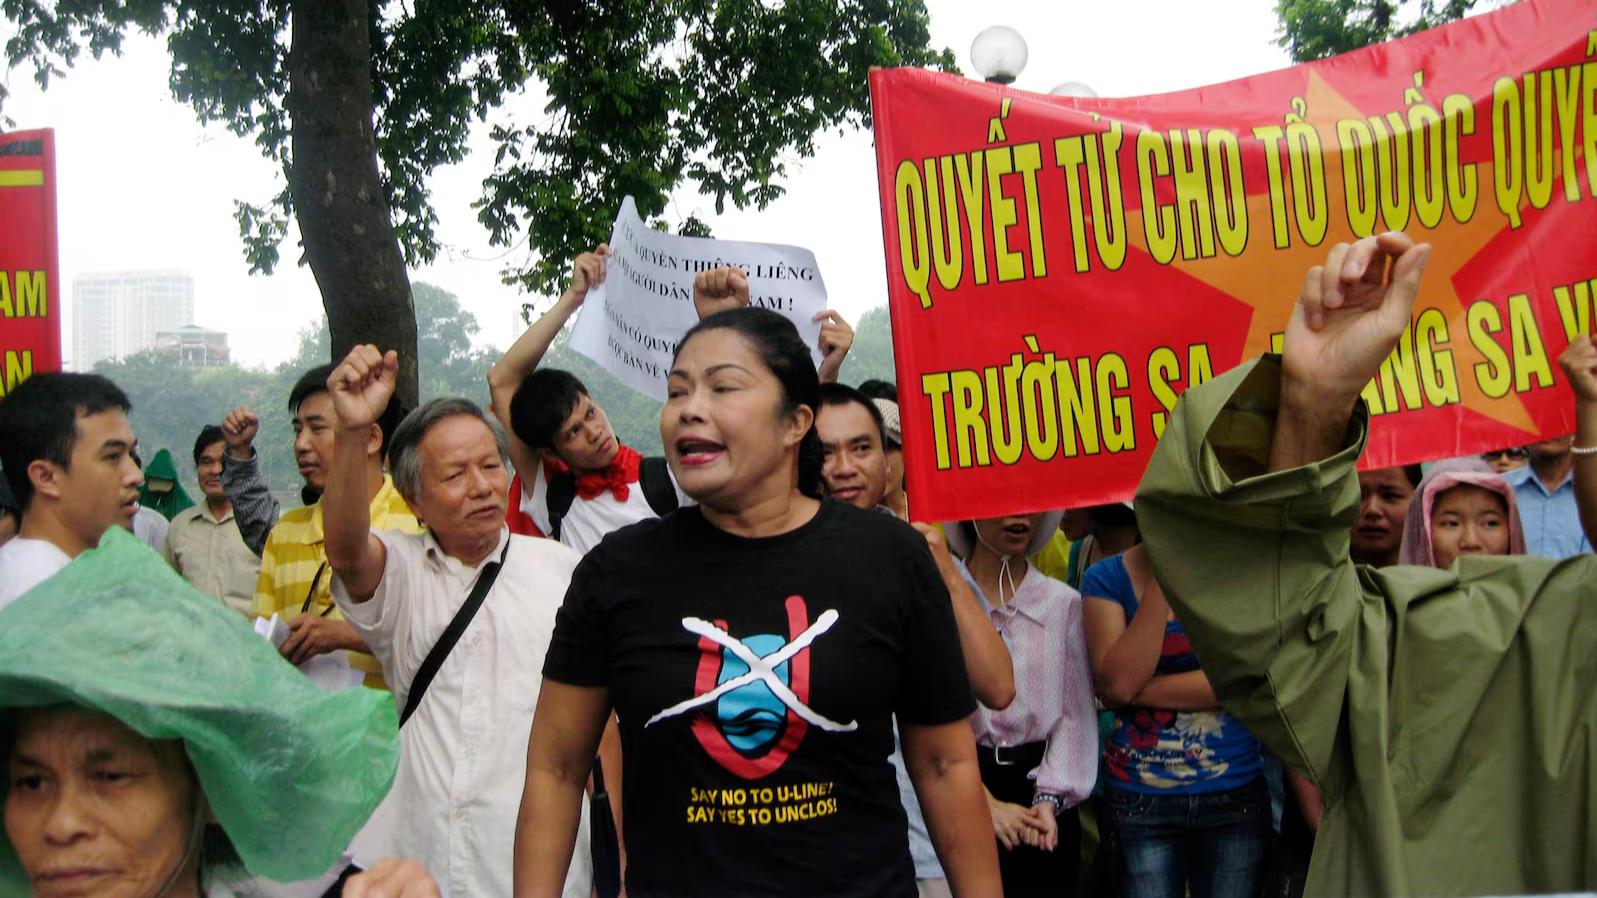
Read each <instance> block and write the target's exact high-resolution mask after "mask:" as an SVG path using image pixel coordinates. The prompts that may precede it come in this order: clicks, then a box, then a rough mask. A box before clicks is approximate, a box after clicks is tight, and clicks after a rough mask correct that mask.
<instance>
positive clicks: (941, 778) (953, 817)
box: [899, 720, 1003, 898]
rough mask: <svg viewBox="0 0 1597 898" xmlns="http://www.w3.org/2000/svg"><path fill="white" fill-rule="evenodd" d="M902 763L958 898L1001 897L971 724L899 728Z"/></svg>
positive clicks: (990, 820) (984, 793)
mask: <svg viewBox="0 0 1597 898" xmlns="http://www.w3.org/2000/svg"><path fill="white" fill-rule="evenodd" d="M899 735H900V736H901V738H902V741H903V745H904V766H905V768H906V769H908V771H909V779H910V782H912V783H914V784H915V795H916V797H917V798H919V799H920V806H921V812H922V813H923V814H924V815H925V817H926V828H927V830H929V831H930V832H931V837H932V844H933V845H934V846H936V848H937V859H938V860H939V861H941V862H942V865H943V871H944V872H945V873H946V874H947V875H948V884H949V886H950V887H951V888H952V891H953V893H954V895H955V896H957V898H987V896H991V898H998V896H1001V895H1002V894H1003V886H1002V884H1001V883H1000V882H999V879H998V848H997V843H996V842H994V840H993V827H992V818H991V817H990V816H989V815H988V812H987V791H986V789H985V788H984V787H983V786H982V782H981V773H980V772H979V771H978V770H977V767H976V742H975V740H974V739H972V738H971V735H970V724H969V723H967V722H965V721H964V720H956V721H954V722H952V723H945V724H941V725H939V726H909V725H903V726H900V728H899Z"/></svg>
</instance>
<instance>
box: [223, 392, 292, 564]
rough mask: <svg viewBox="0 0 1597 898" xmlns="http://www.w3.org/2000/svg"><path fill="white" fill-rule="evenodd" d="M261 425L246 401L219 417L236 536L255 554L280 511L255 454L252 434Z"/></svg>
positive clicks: (227, 485)
mask: <svg viewBox="0 0 1597 898" xmlns="http://www.w3.org/2000/svg"><path fill="white" fill-rule="evenodd" d="M260 429H261V419H260V416H258V415H256V414H255V413H254V412H252V411H250V409H249V406H247V405H241V406H239V407H238V408H236V409H233V410H232V411H231V412H228V414H227V417H226V418H224V419H222V437H223V439H225V440H226V441H227V453H226V454H225V455H223V456H222V489H223V490H225V491H226V492H227V501H228V502H230V503H232V505H233V520H234V521H235V522H237V524H238V533H239V536H241V537H242V538H243V539H244V545H246V546H249V549H250V551H251V552H254V553H255V554H256V555H259V554H261V552H262V551H263V550H264V548H265V546H266V537H267V536H268V535H269V534H270V533H271V532H272V527H273V526H275V525H276V524H277V517H278V514H279V512H280V509H279V507H278V504H277V500H276V499H274V498H272V489H271V487H270V486H269V485H267V483H266V478H265V477H263V476H261V468H260V460H259V459H258V458H256V455H255V445H254V443H255V435H256V434H257V433H259V432H260Z"/></svg>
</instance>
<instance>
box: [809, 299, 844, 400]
mask: <svg viewBox="0 0 1597 898" xmlns="http://www.w3.org/2000/svg"><path fill="white" fill-rule="evenodd" d="M810 320H811V321H819V322H821V367H820V369H819V370H818V371H817V372H816V373H817V374H819V375H820V376H821V383H823V384H835V383H837V376H838V375H839V374H841V373H842V371H843V360H844V359H846V358H848V351H849V349H851V348H852V347H853V346H854V328H853V327H852V326H850V325H849V323H848V322H847V321H846V320H844V318H843V316H842V315H839V314H837V313H836V312H834V311H832V310H831V309H827V310H826V311H824V312H817V313H816V315H815V317H814V318H811V319H810Z"/></svg>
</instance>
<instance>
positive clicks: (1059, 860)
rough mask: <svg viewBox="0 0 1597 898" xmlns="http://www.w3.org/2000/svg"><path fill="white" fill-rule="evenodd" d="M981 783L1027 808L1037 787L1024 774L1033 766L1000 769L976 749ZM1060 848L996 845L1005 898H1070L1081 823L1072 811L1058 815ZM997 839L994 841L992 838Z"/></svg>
mask: <svg viewBox="0 0 1597 898" xmlns="http://www.w3.org/2000/svg"><path fill="white" fill-rule="evenodd" d="M976 750H977V752H978V753H979V758H980V762H981V781H982V783H983V785H985V786H986V787H987V791H989V792H991V793H993V797H994V798H996V799H998V800H999V801H1007V802H1011V803H1013V804H1018V805H1020V806H1021V807H1030V806H1031V798H1032V795H1033V793H1034V792H1035V791H1036V784H1035V783H1033V782H1032V781H1031V780H1029V779H1027V778H1026V774H1027V773H1028V772H1030V771H1031V769H1032V768H1033V767H1035V766H1036V762H1032V763H1029V764H1028V763H1017V764H1009V765H1003V764H999V763H998V762H997V761H996V760H995V759H994V758H993V753H992V749H990V748H988V749H984V748H982V747H981V746H977V748H976ZM1057 819H1058V822H1059V844H1058V845H1057V846H1056V847H1055V848H1054V850H1053V851H1043V850H1042V849H1040V848H1033V847H1031V846H1030V845H1016V846H1015V847H1014V848H1005V847H1004V846H1003V843H1002V842H1000V843H999V844H998V872H999V875H1000V876H1002V877H1003V881H1004V898H1073V896H1074V895H1075V893H1076V868H1077V867H1079V866H1080V864H1081V821H1080V820H1079V819H1078V818H1077V816H1076V809H1075V808H1068V809H1066V810H1064V811H1061V812H1059V815H1058V818H1057ZM994 838H995V839H996V837H994Z"/></svg>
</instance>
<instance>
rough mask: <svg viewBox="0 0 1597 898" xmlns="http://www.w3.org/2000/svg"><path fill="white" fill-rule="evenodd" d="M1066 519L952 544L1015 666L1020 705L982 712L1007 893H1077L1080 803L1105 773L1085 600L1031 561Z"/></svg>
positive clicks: (1003, 521)
mask: <svg viewBox="0 0 1597 898" xmlns="http://www.w3.org/2000/svg"><path fill="white" fill-rule="evenodd" d="M1062 514H1063V513H1062V512H1049V513H1046V514H1029V515H1011V516H1008V517H1002V518H988V519H986V520H980V521H961V522H960V523H958V524H957V525H953V526H950V527H948V528H946V529H947V532H948V542H949V544H950V545H951V546H952V547H953V549H954V551H955V552H957V553H958V554H959V555H960V557H962V558H964V559H965V575H966V579H968V580H969V581H970V582H971V585H972V586H973V587H975V590H976V595H977V597H979V598H980V599H981V600H982V604H983V607H984V608H985V609H986V611H987V613H988V617H989V618H990V619H991V620H992V622H993V626H994V627H996V628H997V629H998V632H999V633H1001V634H1003V637H1004V642H1005V643H1007V644H1008V646H1009V652H1010V655H1011V657H1012V658H1013V659H1014V667H1015V700H1014V702H1012V703H1011V704H1010V705H1009V707H1007V708H1005V709H1004V710H1002V711H992V710H989V709H987V708H977V710H976V713H975V715H974V716H972V717H971V726H972V728H973V729H975V731H976V742H977V757H978V758H979V760H980V762H981V778H982V782H983V784H985V785H986V787H987V803H988V807H989V809H990V810H991V811H992V817H993V833H994V835H996V836H997V838H998V842H999V844H1000V846H1001V847H1002V848H1003V850H1002V851H1000V852H999V853H998V866H999V872H1000V873H1001V874H1002V876H1003V882H1004V894H1005V895H1006V896H1009V898H1028V896H1033V895H1038V896H1040V895H1048V896H1059V895H1071V894H1073V893H1074V889H1075V882H1076V867H1077V863H1078V860H1079V857H1080V853H1081V827H1080V824H1079V822H1078V821H1077V819H1076V805H1077V804H1078V803H1080V802H1081V801H1082V800H1084V799H1086V798H1087V796H1089V795H1091V794H1092V787H1093V784H1094V782H1095V781H1096V779H1097V775H1098V722H1097V715H1096V711H1095V709H1094V705H1093V692H1092V666H1091V662H1090V660H1089V658H1088V656H1087V640H1086V634H1085V631H1084V630H1083V627H1082V617H1081V595H1080V594H1079V593H1077V592H1076V591H1075V590H1074V589H1071V588H1070V587H1069V586H1066V585H1065V584H1064V583H1061V582H1060V581H1058V580H1055V579H1053V578H1052V577H1049V576H1047V575H1045V574H1043V573H1042V572H1041V571H1039V570H1037V569H1036V568H1035V567H1033V566H1032V565H1030V564H1028V563H1027V562H1026V559H1027V557H1029V556H1031V555H1034V554H1036V553H1037V552H1039V551H1041V550H1042V548H1043V547H1044V546H1046V545H1047V544H1048V540H1049V538H1050V537H1051V536H1053V533H1054V531H1055V530H1057V529H1058V528H1059V520H1060V517H1061V516H1062Z"/></svg>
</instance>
